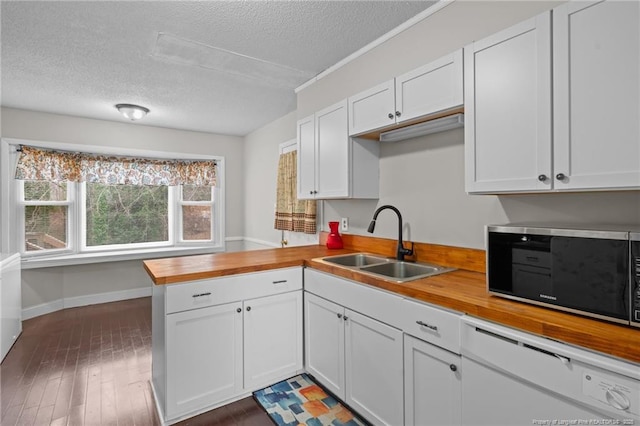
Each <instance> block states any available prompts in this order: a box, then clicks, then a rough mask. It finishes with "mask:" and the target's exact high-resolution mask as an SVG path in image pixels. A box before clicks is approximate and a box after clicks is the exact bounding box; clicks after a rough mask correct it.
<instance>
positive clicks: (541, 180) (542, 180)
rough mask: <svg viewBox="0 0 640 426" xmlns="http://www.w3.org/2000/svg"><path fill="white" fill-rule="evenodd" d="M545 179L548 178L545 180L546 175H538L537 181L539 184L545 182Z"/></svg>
mask: <svg viewBox="0 0 640 426" xmlns="http://www.w3.org/2000/svg"><path fill="white" fill-rule="evenodd" d="M547 179H548V178H547V175H538V180H539V181H540V182H544V181H546V180H547Z"/></svg>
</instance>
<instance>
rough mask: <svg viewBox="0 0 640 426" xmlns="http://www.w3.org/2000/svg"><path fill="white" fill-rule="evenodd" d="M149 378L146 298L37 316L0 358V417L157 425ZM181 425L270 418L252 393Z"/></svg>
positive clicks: (255, 423) (258, 424) (15, 421)
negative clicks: (7, 352)
mask: <svg viewBox="0 0 640 426" xmlns="http://www.w3.org/2000/svg"><path fill="white" fill-rule="evenodd" d="M150 380H151V298H141V299H132V300H125V301H121V302H113V303H104V304H100V305H92V306H85V307H80V308H71V309H64V310H62V311H58V312H54V313H52V314H47V315H42V316H40V317H37V318H33V319H30V320H27V321H24V322H23V332H22V335H21V336H20V338H19V339H18V341H17V342H16V343H15V345H14V346H13V348H12V349H11V351H10V352H9V354H8V355H7V357H6V358H5V360H4V362H3V363H2V364H1V365H0V424H1V425H2V426H10V425H55V426H62V425H73V426H76V425H102V424H104V425H160V424H161V423H160V420H159V418H158V416H157V414H156V410H155V404H154V401H153V396H152V393H151V385H150ZM180 424H182V425H247V426H248V425H252V426H262V425H264V426H271V425H273V423H272V422H271V420H270V418H269V416H268V415H267V414H266V413H265V412H264V411H263V410H262V408H261V407H260V406H259V405H258V404H257V403H256V402H255V401H254V400H253V399H252V398H251V397H249V398H245V399H242V400H240V401H238V402H236V403H233V404H230V405H227V406H224V407H221V408H219V409H217V410H212V411H209V412H207V413H204V414H202V415H200V416H197V417H193V418H191V419H189V420H186V421H184V422H182V423H180Z"/></svg>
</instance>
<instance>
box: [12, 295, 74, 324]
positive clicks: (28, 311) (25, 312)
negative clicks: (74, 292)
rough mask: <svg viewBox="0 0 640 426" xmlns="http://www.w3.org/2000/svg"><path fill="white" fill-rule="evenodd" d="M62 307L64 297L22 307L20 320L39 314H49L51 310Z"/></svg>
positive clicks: (54, 310) (58, 309)
mask: <svg viewBox="0 0 640 426" xmlns="http://www.w3.org/2000/svg"><path fill="white" fill-rule="evenodd" d="M62 309H64V299H58V300H54V301H53V302H47V303H42V304H40V305H36V306H30V307H28V308H24V309H22V321H24V320H28V319H31V318H35V317H39V316H40V315H46V314H50V313H52V312H56V311H60V310H62Z"/></svg>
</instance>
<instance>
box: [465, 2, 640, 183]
mask: <svg viewBox="0 0 640 426" xmlns="http://www.w3.org/2000/svg"><path fill="white" fill-rule="evenodd" d="M639 9H640V6H639V4H638V2H626V1H622V2H620V1H602V2H569V3H565V4H563V5H561V6H558V7H557V8H555V9H553V11H552V12H553V14H551V13H550V12H546V13H544V14H542V15H539V16H538V17H536V18H534V19H530V20H528V21H525V22H523V23H521V24H518V25H515V26H513V27H511V28H509V29H507V30H504V31H501V32H499V33H497V34H495V35H493V36H491V37H488V38H486V39H484V40H481V41H477V42H475V43H472V44H471V45H469V46H467V47H466V48H465V115H466V119H465V155H466V158H465V165H466V190H467V192H478V193H501V192H535V191H549V190H555V191H565V190H568V191H588V190H605V189H607V190H610V189H614V190H615V189H638V188H640V125H639V124H638V123H639V119H640V30H639V27H640V10H639ZM552 18H553V19H552ZM552 21H553V23H552ZM551 25H552V26H553V28H552V27H551ZM552 34H553V36H552ZM552 52H553V53H552Z"/></svg>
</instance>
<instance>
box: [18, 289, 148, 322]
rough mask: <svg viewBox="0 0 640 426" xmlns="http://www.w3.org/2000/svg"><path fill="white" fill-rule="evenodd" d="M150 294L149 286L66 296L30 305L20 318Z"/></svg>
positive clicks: (24, 318)
mask: <svg viewBox="0 0 640 426" xmlns="http://www.w3.org/2000/svg"><path fill="white" fill-rule="evenodd" d="M148 296H151V286H149V287H143V288H133V289H131V290H121V291H111V292H108V293H98V294H88V295H86V296H76V297H68V298H64V299H58V300H54V301H53V302H48V303H43V304H41V305H36V306H31V307H29V308H25V309H23V310H22V320H23V321H24V320H28V319H31V318H35V317H38V316H40V315H45V314H50V313H52V312H56V311H59V310H62V309H65V308H77V307H79V306H88V305H95V304H98V303H109V302H117V301H119V300H127V299H137V298H139V297H148Z"/></svg>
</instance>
